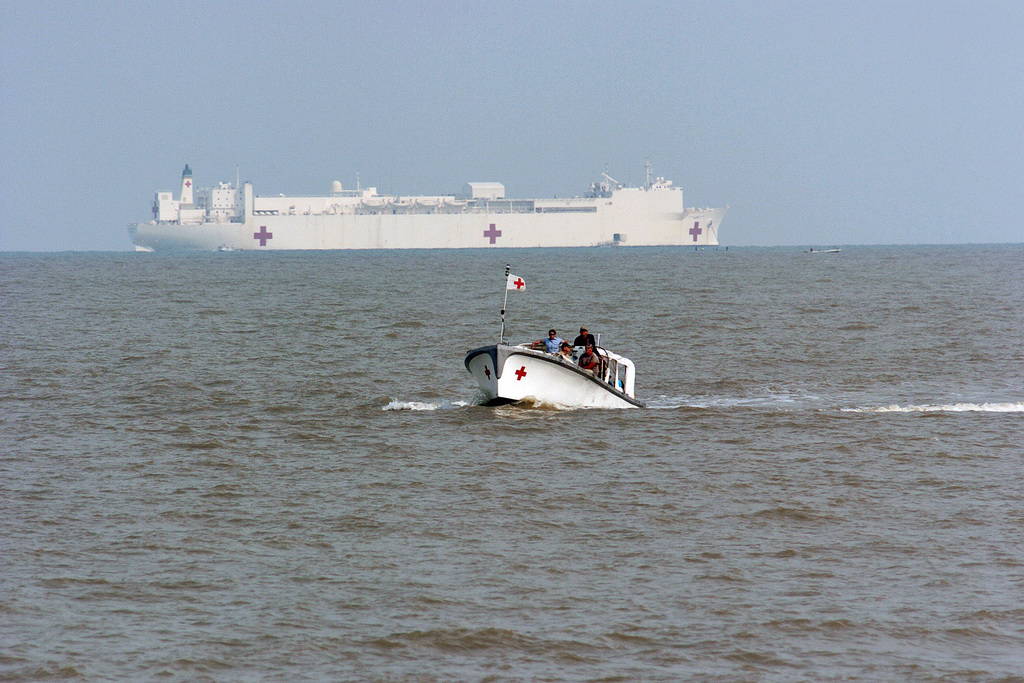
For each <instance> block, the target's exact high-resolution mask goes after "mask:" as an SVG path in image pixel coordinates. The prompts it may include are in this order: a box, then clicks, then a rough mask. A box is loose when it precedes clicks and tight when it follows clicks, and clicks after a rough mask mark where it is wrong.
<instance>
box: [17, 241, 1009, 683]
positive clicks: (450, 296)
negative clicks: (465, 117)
mask: <svg viewBox="0 0 1024 683" xmlns="http://www.w3.org/2000/svg"><path fill="white" fill-rule="evenodd" d="M506 263H511V264H512V270H513V272H514V273H516V274H518V275H521V276H522V277H523V278H524V279H526V281H527V283H528V286H527V290H526V291H525V292H524V293H510V295H509V303H508V333H509V335H510V336H511V338H512V339H513V340H514V341H529V340H532V339H539V338H541V337H542V336H543V334H544V332H545V331H546V330H547V329H548V327H551V326H554V327H556V328H557V329H558V331H559V332H560V333H562V334H563V335H570V336H571V335H573V334H574V333H575V331H576V330H577V329H578V327H579V325H580V324H581V323H585V324H587V326H588V327H589V328H590V330H591V331H593V332H599V333H601V338H602V342H603V343H604V344H605V345H606V346H608V347H610V348H613V349H615V350H617V351H620V352H621V353H623V354H625V355H627V356H629V357H631V358H632V359H633V360H634V361H635V362H636V365H637V368H638V382H637V393H638V396H639V397H640V398H641V399H643V400H645V401H646V402H647V404H648V407H647V408H646V409H638V410H622V411H603V410H576V411H560V410H553V409H543V408H532V409H525V408H519V407H514V406H510V407H503V408H497V409H495V408H483V407H479V406H476V405H474V400H475V384H474V382H473V380H472V378H471V377H470V376H469V374H468V373H467V372H466V371H465V369H464V367H463V364H462V361H463V356H464V354H465V352H466V351H467V350H468V349H470V348H473V347H476V346H480V345H483V344H487V343H493V342H494V341H495V340H496V338H497V336H498V326H499V309H500V307H501V300H502V295H503V294H504V290H503V289H502V287H503V278H504V266H505V264H506ZM1022 301H1024V247H1022V246H1020V245H1006V246H966V247H872V248H869V247H857V248H847V249H844V250H843V251H842V252H840V253H838V254H814V255H811V254H808V253H804V252H802V251H800V250H796V249H730V250H728V251H725V250H724V249H720V250H706V251H702V252H693V251H686V250H683V249H605V250H520V251H500V250H486V251H456V252H452V251H437V252H370V253H301V254H299V253H291V254H288V253H262V254H253V253H228V254H204V255H191V256H174V257H171V256H160V255H153V254H134V253H131V254H129V253H118V254H33V255H19V254H4V255H0V494H2V498H0V679H4V680H32V681H35V680H49V679H56V678H59V679H83V680H147V679H160V680H170V681H174V680H216V681H232V680H239V681H240V680H246V681H248V680H473V681H475V680H493V681H506V680H523V679H527V680H602V681H633V680H666V681H669V680H700V681H736V680H750V681H792V680H813V681H839V680H842V681H849V680H878V681H895V680H912V681H930V680H953V681H959V680H965V681H992V680H1004V681H1009V680H1013V681H1020V680H1024V445H1022V444H1024V307H1022V303H1021V302H1022Z"/></svg>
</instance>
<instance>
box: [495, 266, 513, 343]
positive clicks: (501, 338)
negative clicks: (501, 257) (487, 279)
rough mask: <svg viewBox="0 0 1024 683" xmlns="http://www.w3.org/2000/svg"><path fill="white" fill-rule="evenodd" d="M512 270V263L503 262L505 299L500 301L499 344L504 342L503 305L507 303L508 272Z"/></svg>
mask: <svg viewBox="0 0 1024 683" xmlns="http://www.w3.org/2000/svg"><path fill="white" fill-rule="evenodd" d="M510 272H512V264H511V263H506V264H505V300H504V301H503V302H502V303H501V336H500V337H499V338H498V343H499V344H504V343H505V306H507V305H508V274H509V273H510Z"/></svg>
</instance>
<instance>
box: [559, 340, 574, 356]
mask: <svg viewBox="0 0 1024 683" xmlns="http://www.w3.org/2000/svg"><path fill="white" fill-rule="evenodd" d="M558 355H559V356H561V357H562V358H564V359H565V360H572V345H571V344H569V342H567V341H563V342H562V343H561V345H560V346H559V347H558Z"/></svg>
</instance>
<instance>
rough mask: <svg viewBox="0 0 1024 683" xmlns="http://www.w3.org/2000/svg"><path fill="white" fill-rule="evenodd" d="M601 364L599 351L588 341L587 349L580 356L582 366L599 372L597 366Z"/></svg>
mask: <svg viewBox="0 0 1024 683" xmlns="http://www.w3.org/2000/svg"><path fill="white" fill-rule="evenodd" d="M600 365H601V357H600V356H598V355H597V351H596V350H595V349H594V345H593V344H591V343H590V342H587V346H586V350H585V351H584V352H583V355H582V356H580V367H581V368H583V369H584V370H589V371H590V372H597V368H598V367H600Z"/></svg>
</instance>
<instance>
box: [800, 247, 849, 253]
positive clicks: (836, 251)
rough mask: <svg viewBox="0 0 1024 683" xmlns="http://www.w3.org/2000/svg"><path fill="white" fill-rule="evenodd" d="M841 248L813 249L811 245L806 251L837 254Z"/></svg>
mask: <svg viewBox="0 0 1024 683" xmlns="http://www.w3.org/2000/svg"><path fill="white" fill-rule="evenodd" d="M841 251H842V249H815V248H814V247H811V248H810V250H808V251H807V252H806V253H808V254H838V253H839V252H841Z"/></svg>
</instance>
